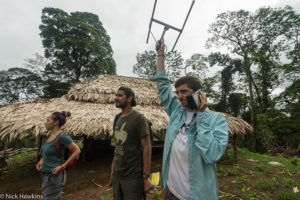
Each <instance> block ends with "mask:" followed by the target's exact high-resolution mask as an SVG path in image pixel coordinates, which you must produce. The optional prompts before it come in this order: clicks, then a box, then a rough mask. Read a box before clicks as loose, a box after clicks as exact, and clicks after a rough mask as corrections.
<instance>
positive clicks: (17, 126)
mask: <svg viewBox="0 0 300 200" xmlns="http://www.w3.org/2000/svg"><path fill="white" fill-rule="evenodd" d="M120 86H127V87H130V88H132V89H133V90H134V92H135V94H136V100H137V104H138V105H137V106H136V107H135V108H134V109H135V110H137V111H139V112H141V113H143V114H144V115H145V117H146V118H147V119H148V120H150V121H151V122H152V124H153V125H152V130H153V131H154V132H159V131H161V130H164V129H166V128H167V124H168V120H169V117H168V116H167V114H166V112H165V111H164V110H163V108H162V107H161V106H160V105H161V102H160V100H159V99H158V98H157V96H156V95H157V89H156V83H153V82H151V81H149V80H147V79H141V78H129V77H122V76H110V75H102V76H99V78H98V79H97V80H94V81H91V82H86V83H79V84H76V85H75V86H73V87H72V88H71V90H70V91H69V93H68V94H67V95H65V96H63V97H61V98H55V99H51V100H43V99H34V100H32V101H26V102H19V103H16V104H13V105H9V106H6V107H2V108H0V139H3V138H5V137H9V138H10V139H14V138H23V137H26V136H28V135H34V136H37V135H45V134H46V133H47V132H46V129H45V126H44V123H45V121H46V118H47V117H48V116H49V115H50V114H51V113H53V112H55V111H70V112H71V117H70V118H68V120H67V123H66V124H65V125H64V127H63V129H64V131H65V132H66V133H67V134H70V135H81V134H86V135H89V136H96V135H101V134H103V135H111V134H112V126H113V120H114V116H115V115H116V114H118V113H119V112H120V109H118V108H116V107H115V104H114V100H113V99H114V97H115V92H116V91H117V89H118V88H119V87H120ZM225 116H226V114H225ZM226 117H227V120H228V127H229V133H230V134H234V133H237V134H241V135H245V134H246V133H247V132H251V131H252V127H251V126H250V125H249V124H248V123H247V122H245V121H243V120H241V119H238V118H235V117H231V116H229V115H227V116H226Z"/></svg>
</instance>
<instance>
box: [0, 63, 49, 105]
mask: <svg viewBox="0 0 300 200" xmlns="http://www.w3.org/2000/svg"><path fill="white" fill-rule="evenodd" d="M42 86H43V81H42V79H41V78H40V77H39V76H38V75H37V74H35V73H33V72H31V71H29V70H27V69H24V68H10V69H8V70H7V71H6V70H3V71H0V102H4V103H9V104H10V103H15V102H17V101H22V100H29V99H31V98H33V97H39V96H40V95H41V94H42V91H41V88H42Z"/></svg>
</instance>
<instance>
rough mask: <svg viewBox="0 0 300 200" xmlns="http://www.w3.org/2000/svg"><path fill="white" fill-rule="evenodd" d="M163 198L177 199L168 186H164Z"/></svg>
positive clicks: (168, 199) (166, 199)
mask: <svg viewBox="0 0 300 200" xmlns="http://www.w3.org/2000/svg"><path fill="white" fill-rule="evenodd" d="M165 200H179V199H178V198H177V197H176V196H175V195H174V194H173V193H172V192H171V191H170V190H169V188H168V186H167V187H166V193H165Z"/></svg>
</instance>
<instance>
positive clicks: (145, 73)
mask: <svg viewBox="0 0 300 200" xmlns="http://www.w3.org/2000/svg"><path fill="white" fill-rule="evenodd" d="M136 59H137V63H136V64H135V65H134V66H133V73H134V74H137V75H138V76H139V77H143V78H150V77H151V76H153V75H154V74H156V59H157V55H156V53H155V52H154V51H145V52H144V53H142V54H140V53H138V54H137V56H136ZM182 63H183V58H182V56H181V53H180V52H178V51H170V52H168V53H166V54H165V65H166V66H165V68H166V73H167V75H168V77H169V79H170V82H172V83H173V82H174V81H175V80H176V79H177V78H179V77H180V75H181V72H180V70H179V67H180V66H181V65H182Z"/></svg>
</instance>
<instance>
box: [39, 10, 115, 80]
mask: <svg viewBox="0 0 300 200" xmlns="http://www.w3.org/2000/svg"><path fill="white" fill-rule="evenodd" d="M39 28H40V30H41V33H40V36H41V38H42V43H43V46H44V48H45V57H46V58H48V59H49V60H50V63H49V64H47V65H46V68H45V74H46V75H47V76H49V77H50V78H51V79H54V80H59V81H62V82H68V83H73V82H79V81H81V80H83V79H85V78H88V77H95V76H97V75H99V74H115V73H116V64H115V61H114V59H113V57H112V55H113V51H112V48H111V46H110V37H109V36H108V35H107V34H106V30H105V29H104V27H103V26H102V23H101V22H100V21H99V18H98V16H97V15H94V14H92V13H87V12H73V13H70V14H68V13H66V12H64V11H63V10H60V9H56V8H44V9H43V11H42V24H41V25H40V27H39Z"/></svg>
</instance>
